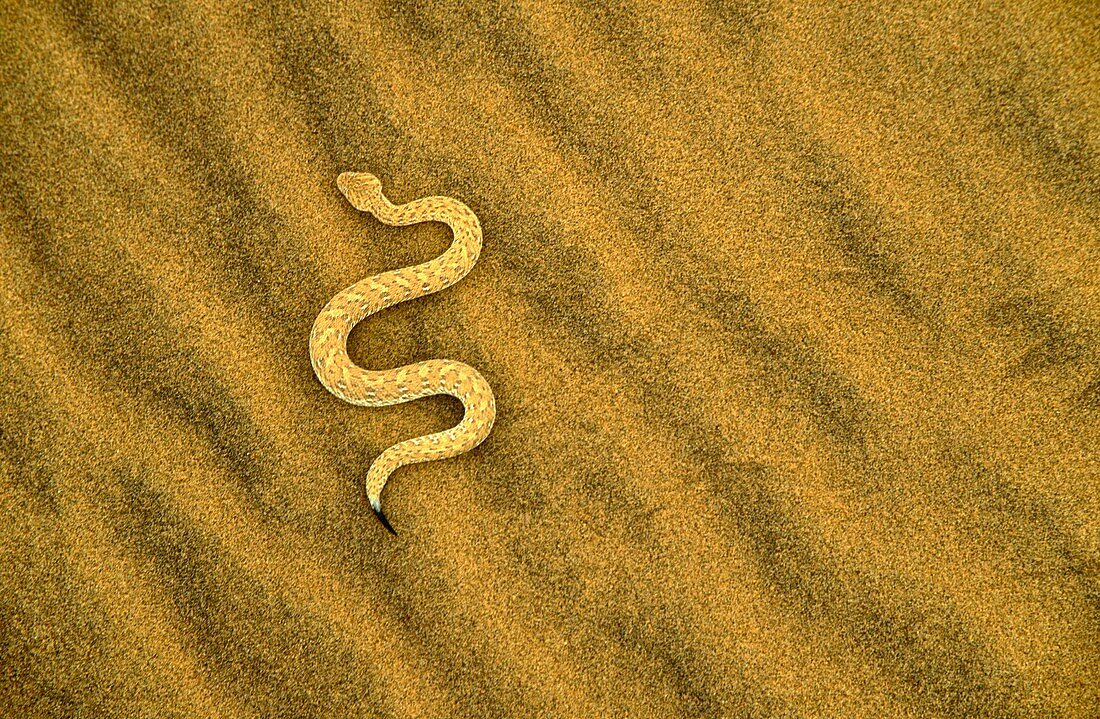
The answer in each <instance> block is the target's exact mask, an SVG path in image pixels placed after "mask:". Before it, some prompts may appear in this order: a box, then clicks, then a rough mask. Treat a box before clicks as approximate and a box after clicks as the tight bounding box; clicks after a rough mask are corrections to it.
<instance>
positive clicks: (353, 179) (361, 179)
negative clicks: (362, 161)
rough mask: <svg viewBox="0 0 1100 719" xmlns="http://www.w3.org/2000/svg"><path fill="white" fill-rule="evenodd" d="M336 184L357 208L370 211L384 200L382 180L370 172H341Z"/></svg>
mask: <svg viewBox="0 0 1100 719" xmlns="http://www.w3.org/2000/svg"><path fill="white" fill-rule="evenodd" d="M336 186H337V187H339V188H340V192H342V193H344V197H346V198H348V202H350V203H351V204H352V205H354V206H355V208H356V209H357V210H363V211H368V212H369V211H370V210H372V209H374V208H375V207H377V206H378V205H379V203H380V201H381V200H382V181H381V180H379V179H378V178H377V177H375V176H374V175H372V174H370V173H369V172H341V173H340V176H339V177H337V178H336Z"/></svg>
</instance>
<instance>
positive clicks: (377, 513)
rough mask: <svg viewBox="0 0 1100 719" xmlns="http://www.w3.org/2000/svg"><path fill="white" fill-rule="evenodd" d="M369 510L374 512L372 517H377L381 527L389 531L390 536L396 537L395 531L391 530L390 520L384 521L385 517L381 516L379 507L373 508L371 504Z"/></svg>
mask: <svg viewBox="0 0 1100 719" xmlns="http://www.w3.org/2000/svg"><path fill="white" fill-rule="evenodd" d="M371 509H373V510H374V516H376V517H378V521H379V522H381V523H382V526H383V527H385V528H386V529H388V530H390V534H392V535H393V536H395V537H396V536H397V530H395V529H394V528H393V525H392V524H390V520H388V519H386V515H384V514H382V508H381V507H375V506H374V505H373V504H372V505H371Z"/></svg>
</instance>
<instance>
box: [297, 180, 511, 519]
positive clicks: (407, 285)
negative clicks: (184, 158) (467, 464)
mask: <svg viewBox="0 0 1100 719" xmlns="http://www.w3.org/2000/svg"><path fill="white" fill-rule="evenodd" d="M336 184H337V186H338V187H339V188H340V191H341V192H343V193H344V196H345V197H347V199H348V202H350V203H351V204H352V205H354V206H355V207H356V209H359V210H362V211H365V212H369V213H371V214H372V215H374V216H375V217H377V218H378V219H379V220H381V221H382V222H385V223H386V224H387V225H399V226H400V225H415V224H417V223H419V222H431V221H435V222H443V223H446V224H447V225H448V226H449V227H450V228H451V232H452V233H453V235H454V240H453V241H452V242H451V246H450V247H448V248H447V251H446V252H444V253H443V254H442V255H440V256H439V257H436V258H435V259H434V260H431V261H429V262H425V263H423V264H420V265H415V266H413V267H404V268H402V269H400V270H393V271H390V272H383V273H382V274H379V275H375V276H373V277H368V278H367V279H365V280H362V281H360V282H356V283H355V284H354V285H352V286H351V287H348V288H347V289H345V290H343V291H341V292H340V293H338V294H337V295H336V296H335V297H333V298H332V300H330V301H329V303H328V304H327V305H325V308H324V309H323V310H321V314H319V315H317V319H316V320H315V321H314V322H313V331H312V332H311V333H310V336H309V358H310V361H311V362H312V363H313V372H314V373H315V374H316V375H317V379H319V380H321V384H323V385H324V386H325V389H327V390H328V391H329V392H332V393H333V394H334V395H336V396H337V397H339V398H340V399H342V400H344V401H345V402H351V403H352V404H357V405H364V406H367V407H382V406H385V405H390V404H399V403H401V402H408V401H410V400H414V399H418V398H420V397H428V396H430V395H436V394H449V395H451V396H452V397H457V398H458V399H459V400H461V402H462V405H463V406H464V407H465V409H466V411H465V414H464V415H463V417H462V421H461V422H459V423H458V424H457V425H456V426H454V427H452V428H451V429H448V430H446V431H444V432H436V433H435V434H429V435H425V436H423V437H417V438H415V439H407V440H405V441H404V442H399V443H398V444H395V445H394V446H392V447H390V448H389V449H387V450H386V451H384V452H382V454H380V455H379V456H378V458H377V459H375V460H374V463H373V464H371V466H370V469H369V470H368V471H367V499H369V500H370V505H371V508H372V509H374V513H375V514H376V515H377V516H378V519H380V520H381V521H382V524H383V525H385V527H386V529H388V530H389V531H391V532H393V533H394V534H396V533H397V532H395V531H394V529H393V527H392V526H391V525H390V523H389V521H388V520H387V519H386V515H385V514H383V513H382V488H383V487H384V486H385V485H386V480H387V479H389V476H390V474H392V473H393V472H394V470H396V469H397V468H399V467H403V466H405V465H406V464H413V463H415V462H427V461H429V460H433V459H445V458H447V457H453V456H455V455H457V454H462V453H463V452H467V451H469V450H471V449H473V448H474V447H476V446H477V445H479V444H481V442H482V441H483V440H484V439H485V438H486V437H487V436H488V435H489V431H490V430H491V429H492V428H493V420H494V419H495V417H496V402H495V400H494V399H493V390H492V388H490V387H489V383H488V382H486V381H485V378H484V377H482V376H481V374H480V373H479V372H478V371H477V370H476V369H474V368H473V367H470V366H469V365H466V364H463V363H461V362H455V361H452V360H426V361H424V362H417V363H415V364H410V365H405V366H404V367H398V368H397V369H388V370H380V371H373V370H366V369H363V368H362V367H359V366H357V365H356V364H355V363H353V362H352V361H351V359H350V358H349V357H348V347H347V341H348V334H349V333H350V332H351V328H352V327H354V326H355V325H356V324H358V323H359V322H361V321H362V320H363V319H365V318H367V317H369V316H370V315H372V314H374V313H375V312H378V311H379V310H382V309H385V308H386V307H389V306H391V305H395V304H397V303H398V302H404V301H405V300H411V299H414V298H416V297H422V296H424V295H430V294H431V293H433V292H438V291H439V290H442V289H443V288H445V287H450V286H451V285H453V284H454V283H456V282H458V281H459V280H461V279H462V278H463V277H465V276H466V273H468V272H469V271H470V269H471V268H472V267H473V266H474V263H475V262H477V257H478V254H479V253H480V252H481V223H479V222H478V220H477V215H475V214H474V213H473V210H471V209H470V208H469V207H467V206H466V205H464V204H462V203H461V202H459V201H458V200H455V199H452V198H450V197H425V198H422V199H419V200H413V201H412V202H408V203H405V204H404V205H394V204H393V203H391V202H390V201H389V200H387V199H386V198H385V197H384V196H383V195H382V183H381V181H379V179H378V178H377V177H375V176H374V175H370V174H367V173H365V172H345V173H343V174H341V175H340V177H339V178H338V179H337V180H336Z"/></svg>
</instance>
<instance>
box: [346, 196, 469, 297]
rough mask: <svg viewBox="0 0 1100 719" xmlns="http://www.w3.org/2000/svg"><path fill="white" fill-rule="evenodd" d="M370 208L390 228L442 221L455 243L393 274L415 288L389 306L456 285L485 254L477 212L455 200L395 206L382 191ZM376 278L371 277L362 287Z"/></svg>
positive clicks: (432, 199)
mask: <svg viewBox="0 0 1100 719" xmlns="http://www.w3.org/2000/svg"><path fill="white" fill-rule="evenodd" d="M367 209H368V211H369V212H370V213H371V214H373V215H374V216H375V217H377V218H378V219H379V220H380V221H382V222H384V223H386V224H387V225H394V226H398V227H400V226H406V225H416V224H419V223H421V222H442V223H444V224H445V225H447V226H448V227H449V228H450V229H451V235H452V240H451V244H450V246H449V247H448V248H447V249H446V250H445V251H444V252H443V254H441V255H439V256H438V257H436V258H434V259H431V260H428V261H427V262H424V263H422V264H419V265H414V266H412V267H405V268H402V269H400V270H394V271H393V273H392V274H393V275H394V276H395V278H396V279H395V281H397V282H399V283H401V284H402V285H403V284H404V283H405V281H410V282H411V283H412V285H413V286H412V287H411V289H410V291H409V292H407V293H404V292H403V293H402V295H403V296H401V297H400V298H391V299H392V300H393V301H392V302H389V303H387V304H386V305H385V306H389V305H390V304H396V303H397V302H403V301H405V300H411V299H415V298H417V297H422V296H424V295H429V294H432V293H433V292H438V291H440V290H442V289H444V288H446V287H449V286H451V285H453V284H454V283H456V282H458V281H459V280H461V279H462V278H463V277H465V276H466V275H467V274H468V273H469V272H470V270H471V269H472V268H473V266H474V264H475V263H476V262H477V259H478V257H479V256H480V254H481V223H480V222H478V219H477V215H475V214H474V212H473V210H471V209H470V208H469V207H467V206H466V205H465V204H463V203H461V202H459V201H458V200H455V199H453V198H450V197H424V198H421V199H418V200H412V201H411V202H406V203H405V204H403V205H395V204H393V203H392V202H390V201H389V200H387V199H386V197H385V196H384V195H382V194H381V192H379V193H378V195H377V197H376V198H375V202H373V203H372V204H371V206H370V207H368V208H367ZM386 274H390V273H386ZM380 276H381V275H380ZM380 276H378V277H380ZM376 279H377V277H374V278H367V279H366V280H364V281H363V283H361V284H365V283H369V282H371V280H376Z"/></svg>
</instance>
